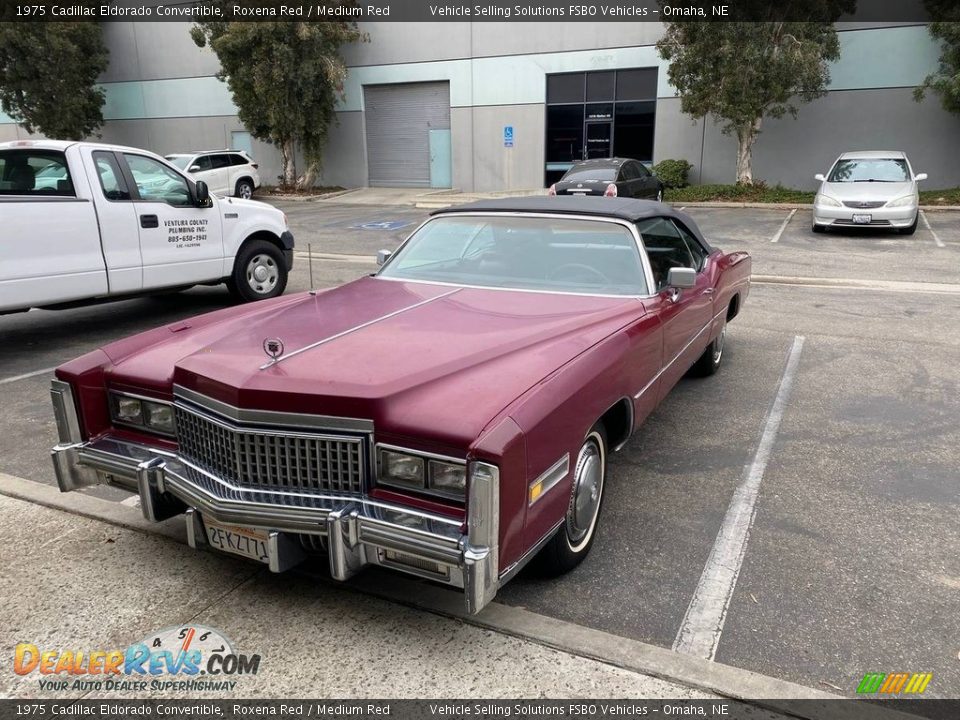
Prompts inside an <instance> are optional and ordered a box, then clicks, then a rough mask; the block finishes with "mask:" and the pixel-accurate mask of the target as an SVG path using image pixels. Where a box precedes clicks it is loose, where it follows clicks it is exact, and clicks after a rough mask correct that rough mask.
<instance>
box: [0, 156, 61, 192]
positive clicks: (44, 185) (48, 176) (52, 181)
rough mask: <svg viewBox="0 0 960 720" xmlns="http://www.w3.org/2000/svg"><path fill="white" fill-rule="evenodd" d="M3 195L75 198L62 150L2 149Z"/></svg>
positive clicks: (0, 177)
mask: <svg viewBox="0 0 960 720" xmlns="http://www.w3.org/2000/svg"><path fill="white" fill-rule="evenodd" d="M0 195H56V196H59V197H76V192H75V191H74V189H73V181H72V180H71V178H70V171H69V169H68V168H67V161H66V158H64V156H63V153H61V152H55V151H50V150H3V151H0Z"/></svg>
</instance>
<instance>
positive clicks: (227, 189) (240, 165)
mask: <svg viewBox="0 0 960 720" xmlns="http://www.w3.org/2000/svg"><path fill="white" fill-rule="evenodd" d="M166 158H167V160H169V161H170V162H171V163H173V164H174V165H176V166H177V167H178V168H180V169H181V170H183V171H184V172H187V173H189V174H190V177H191V179H193V180H194V181H197V180H203V181H204V182H205V183H206V184H207V187H208V188H210V192H212V193H215V194H217V195H221V196H223V195H233V196H235V197H239V198H244V199H249V198H250V197H251V196H252V195H253V191H254V190H256V189H257V188H258V187H260V173H259V172H257V168H259V167H260V166H259V165H257V163H255V162H254V161H253V158H251V157H250V156H249V155H247V153H245V152H243V151H242V150H210V151H206V152H195V153H176V154H173V155H167V156H166Z"/></svg>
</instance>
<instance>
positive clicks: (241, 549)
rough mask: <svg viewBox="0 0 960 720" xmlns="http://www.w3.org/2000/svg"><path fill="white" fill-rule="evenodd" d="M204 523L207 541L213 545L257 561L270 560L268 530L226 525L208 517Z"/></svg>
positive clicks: (266, 561)
mask: <svg viewBox="0 0 960 720" xmlns="http://www.w3.org/2000/svg"><path fill="white" fill-rule="evenodd" d="M203 525H204V527H205V528H206V529H207V542H209V543H210V546H211V547H214V548H216V549H217V550H222V551H223V552H228V553H233V554H234V555H240V556H241V557H245V558H250V559H251V560H256V561H257V562H262V563H269V562H270V556H269V554H268V550H267V535H268V533H267V531H266V530H257V529H254V528H247V527H237V526H236V525H224V524H223V523H218V522H217V521H216V520H211V519H209V518H206V517H205V518H204V519H203Z"/></svg>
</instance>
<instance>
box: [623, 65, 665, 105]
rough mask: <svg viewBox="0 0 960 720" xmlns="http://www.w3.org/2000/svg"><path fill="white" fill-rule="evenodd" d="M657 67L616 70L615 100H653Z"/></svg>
mask: <svg viewBox="0 0 960 720" xmlns="http://www.w3.org/2000/svg"><path fill="white" fill-rule="evenodd" d="M657 72H658V70H657V68H643V69H641V70H618V71H617V100H655V99H656V97H657Z"/></svg>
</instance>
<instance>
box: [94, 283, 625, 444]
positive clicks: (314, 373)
mask: <svg viewBox="0 0 960 720" xmlns="http://www.w3.org/2000/svg"><path fill="white" fill-rule="evenodd" d="M279 300H280V301H281V302H271V301H265V302H261V303H255V304H254V306H252V307H251V306H246V307H245V308H241V309H235V311H221V312H220V313H215V314H214V315H216V316H217V317H216V318H215V319H214V320H213V321H207V320H206V319H205V317H204V316H201V317H200V318H196V319H194V320H193V321H186V322H185V323H175V324H174V325H173V326H170V329H169V330H168V331H167V334H163V333H161V334H160V335H155V337H158V338H160V341H159V342H153V344H151V345H148V346H147V347H140V348H137V349H136V350H135V351H131V352H128V353H127V354H126V355H125V356H124V354H123V350H124V349H123V348H119V347H115V348H111V347H107V348H105V351H106V352H107V354H108V356H110V357H111V359H113V362H114V367H113V368H112V369H110V370H109V371H108V380H107V381H108V383H110V384H113V385H115V386H120V387H125V388H128V389H129V388H133V389H136V388H145V389H146V388H154V389H159V388H164V387H165V388H169V387H170V385H171V384H177V385H180V386H183V387H186V388H188V389H191V390H194V391H196V392H199V393H202V394H204V395H207V396H209V397H212V398H215V399H217V400H220V401H222V402H226V403H228V404H230V405H234V406H237V407H243V408H254V409H264V410H279V411H288V412H301V413H312V414H322V415H331V416H338V417H353V418H365V419H373V420H374V424H375V427H376V429H377V433H378V435H381V434H382V433H388V434H394V435H397V436H405V437H409V436H417V437H424V436H426V437H427V438H429V439H430V440H432V441H433V442H435V443H438V444H442V445H445V446H449V447H457V448H466V447H468V446H469V444H470V443H471V442H472V441H473V440H475V439H476V438H477V437H478V436H479V434H480V433H481V432H482V430H483V429H484V427H486V426H487V424H489V422H490V421H491V420H493V419H494V418H495V417H496V416H497V415H498V414H499V413H500V412H501V411H502V410H503V409H504V408H506V407H507V406H508V405H509V404H510V403H511V402H512V401H513V400H515V399H516V398H517V397H519V396H520V395H521V394H523V393H524V392H525V391H526V390H528V389H529V388H531V387H532V386H534V385H535V384H537V383H538V382H540V381H541V380H542V379H544V378H545V377H547V376H548V375H550V374H551V373H553V372H554V371H555V370H557V369H558V368H559V367H560V366H562V365H563V364H565V363H566V362H568V361H570V360H571V359H572V358H574V357H576V356H577V355H579V354H580V353H582V352H583V351H584V350H586V349H587V348H589V347H590V346H592V345H594V344H595V343H597V342H599V341H600V340H602V339H603V338H604V337H606V336H608V335H610V334H611V333H613V332H615V331H616V330H617V329H618V328H620V327H622V326H623V325H625V324H626V323H627V322H629V321H630V320H631V319H634V318H636V317H638V316H640V315H642V314H643V312H644V310H643V305H642V303H641V301H639V300H637V299H634V298H608V297H592V296H578V295H564V294H548V293H536V292H523V291H519V292H510V291H498V290H485V289H477V288H459V287H449V286H440V285H429V284H416V283H405V282H397V281H391V280H382V279H376V278H362V279H360V280H357V281H354V282H352V283H349V284H347V285H344V286H342V287H340V288H337V289H334V290H330V291H327V292H321V293H318V294H317V295H315V296H314V295H311V294H309V293H304V294H301V295H296V296H287V297H285V298H281V299H279ZM257 306H263V307H257ZM192 323H195V325H194V324H192ZM184 325H186V326H187V327H183V326H184ZM171 332H172V335H171V334H170V333H171ZM268 338H276V339H279V340H280V341H281V342H282V343H283V346H284V352H283V355H281V357H280V359H279V361H278V362H276V363H274V364H270V358H269V357H267V355H266V354H265V352H264V349H263V345H264V341H265V340H266V339H268ZM127 349H128V350H129V348H127Z"/></svg>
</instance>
